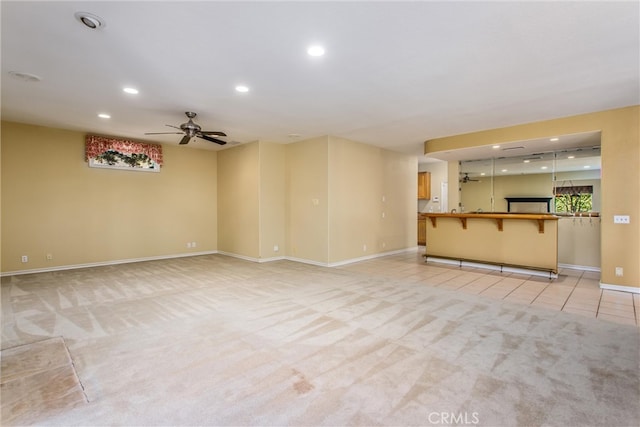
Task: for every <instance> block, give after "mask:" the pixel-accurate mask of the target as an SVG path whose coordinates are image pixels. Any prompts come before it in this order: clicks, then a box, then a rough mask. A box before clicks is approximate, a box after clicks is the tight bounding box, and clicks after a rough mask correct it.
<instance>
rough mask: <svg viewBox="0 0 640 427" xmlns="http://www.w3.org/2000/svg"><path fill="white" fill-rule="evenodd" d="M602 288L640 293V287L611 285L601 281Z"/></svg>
mask: <svg viewBox="0 0 640 427" xmlns="http://www.w3.org/2000/svg"><path fill="white" fill-rule="evenodd" d="M600 289H606V290H609V291H620V292H631V293H632V294H640V288H638V287H634V286H621V285H610V284H608V283H602V282H600Z"/></svg>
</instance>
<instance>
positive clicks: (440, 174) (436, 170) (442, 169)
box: [418, 161, 457, 212]
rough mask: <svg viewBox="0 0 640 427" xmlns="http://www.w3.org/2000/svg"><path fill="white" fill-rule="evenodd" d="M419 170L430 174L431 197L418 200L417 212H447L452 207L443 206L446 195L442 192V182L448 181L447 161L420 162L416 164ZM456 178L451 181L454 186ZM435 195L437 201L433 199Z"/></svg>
mask: <svg viewBox="0 0 640 427" xmlns="http://www.w3.org/2000/svg"><path fill="white" fill-rule="evenodd" d="M418 171H419V172H429V173H430V174H431V199H429V200H418V212H429V210H431V211H432V212H447V211H449V210H451V209H452V208H450V207H448V206H444V203H445V201H446V199H447V195H443V194H442V183H443V182H446V183H448V177H447V171H448V167H447V162H443V161H436V162H431V163H421V164H419V165H418ZM456 185H457V179H456V180H455V181H454V182H453V187H454V188H456ZM435 197H437V198H438V199H437V201H436V200H435Z"/></svg>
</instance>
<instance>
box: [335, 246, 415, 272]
mask: <svg viewBox="0 0 640 427" xmlns="http://www.w3.org/2000/svg"><path fill="white" fill-rule="evenodd" d="M417 249H418V247H417V246H416V247H413V248H407V249H398V250H395V251H388V252H380V253H377V254H372V255H367V256H363V257H358V258H351V259H346V260H344V261H337V262H331V263H329V264H327V267H340V266H343V265H348V264H353V263H355V262H360V261H368V260H371V259H376V258H382V257H385V256H389V255H397V254H402V253H406V252H412V251H416V250H417Z"/></svg>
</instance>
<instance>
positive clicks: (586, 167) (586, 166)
mask: <svg viewBox="0 0 640 427" xmlns="http://www.w3.org/2000/svg"><path fill="white" fill-rule="evenodd" d="M583 167H584V168H585V169H591V166H589V165H585V166H583Z"/></svg>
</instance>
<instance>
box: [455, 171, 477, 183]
mask: <svg viewBox="0 0 640 427" xmlns="http://www.w3.org/2000/svg"><path fill="white" fill-rule="evenodd" d="M460 182H461V183H463V184H466V183H467V182H480V180H479V179H473V178H471V177H470V176H469V172H465V173H464V176H463V177H462V179H460Z"/></svg>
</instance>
